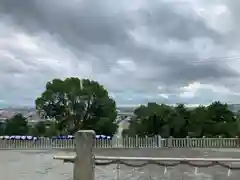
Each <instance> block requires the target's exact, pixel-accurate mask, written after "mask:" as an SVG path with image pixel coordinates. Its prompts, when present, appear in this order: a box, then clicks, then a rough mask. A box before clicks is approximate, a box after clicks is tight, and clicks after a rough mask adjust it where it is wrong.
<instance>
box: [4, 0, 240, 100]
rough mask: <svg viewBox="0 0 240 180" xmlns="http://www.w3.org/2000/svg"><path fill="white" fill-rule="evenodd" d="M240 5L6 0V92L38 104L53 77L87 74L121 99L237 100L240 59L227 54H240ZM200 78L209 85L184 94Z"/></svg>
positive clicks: (232, 3)
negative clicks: (238, 40)
mask: <svg viewBox="0 0 240 180" xmlns="http://www.w3.org/2000/svg"><path fill="white" fill-rule="evenodd" d="M220 3H221V4H222V5H221V6H220ZM234 3H235V4H234ZM217 7H219V8H218V9H217ZM224 7H225V9H224ZM237 7H240V6H239V4H238V3H236V2H235V1H234V2H233V1H217V0H216V1H211V3H209V1H194V2H193V1H185V2H180V1H175V2H174V1H164V0H162V1H151V2H150V1H144V0H143V1H133V2H129V1H121V2H115V3H113V2H112V1H110V0H106V1H101V2H100V1H99V2H98V1H93V0H88V1H86V0H85V1H71V2H70V1H69V2H66V1H63V0H52V1H47V0H31V1H30V0H27V1H21V2H19V1H17V0H5V1H2V2H0V19H1V23H0V27H1V30H0V48H1V49H2V52H1V53H0V54H1V55H0V63H1V64H3V65H2V66H1V67H0V74H1V76H2V78H0V81H1V84H4V86H2V87H1V88H0V92H2V94H1V95H0V99H2V100H4V101H5V102H7V103H8V104H15V103H19V104H21V103H27V104H28V103H29V104H31V103H32V102H33V100H34V99H35V98H36V96H37V95H38V94H39V93H40V92H41V91H42V90H43V88H44V84H45V83H46V81H48V80H50V79H52V78H55V77H60V78H62V77H66V76H79V77H89V78H93V79H96V80H99V81H100V82H101V83H103V84H104V85H105V86H106V87H107V88H108V89H109V90H110V92H111V93H112V94H114V96H115V98H116V100H117V102H118V103H119V104H134V103H144V102H147V101H153V100H156V101H158V102H166V103H176V102H186V103H208V102H210V101H212V100H218V98H220V100H224V101H228V100H231V101H232V100H234V101H237V100H238V99H239V97H238V96H239V95H238V89H239V86H238V85H236V82H239V80H238V79H239V70H238V68H236V67H237V66H239V63H238V62H237V60H232V61H231V60H229V59H228V58H225V59H224V58H221V57H226V56H238V54H240V53H239V48H240V47H239V43H238V42H237V37H239V25H238V24H239V23H237V22H238V21H239V20H238V18H237V17H238V11H237V10H236V9H237ZM226 10H228V11H226ZM217 11H218V12H217ZM221 13H222V14H221ZM229 22H232V23H231V24H229ZM219 59H220V61H218V60H219ZM3 77H4V78H3ZM194 82H199V83H200V84H203V85H202V86H203V87H207V88H208V89H207V88H205V89H204V88H203V89H202V87H198V89H195V90H194V92H195V96H193V97H191V98H190V97H186V96H184V97H183V96H181V93H183V92H182V91H184V90H182V89H184V88H182V87H184V86H186V87H187V86H188V85H189V84H191V83H194ZM23 83H24V84H26V85H24V87H23V86H22V85H23ZM208 85H209V86H208ZM210 85H211V86H210ZM212 86H216V87H218V89H221V88H223V89H225V88H229V87H232V88H231V89H229V91H224V93H223V92H222V91H219V92H215V90H213V87H212ZM160 87H161V88H160ZM211 88H212V89H211ZM128 91H131V93H128ZM188 91H190V90H189V89H188ZM213 91H214V92H213ZM6 92H9V93H6ZM26 92H27V93H26ZM139 92H141V93H139ZM216 93H217V94H218V95H216V96H213V95H212V94H216ZM3 94H4V95H3ZM23 94H25V95H23ZM125 96H126V97H125ZM203 97H204V98H203Z"/></svg>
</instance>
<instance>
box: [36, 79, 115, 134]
mask: <svg viewBox="0 0 240 180" xmlns="http://www.w3.org/2000/svg"><path fill="white" fill-rule="evenodd" d="M35 104H36V109H37V111H38V113H39V114H40V116H41V117H42V118H45V119H54V120H55V121H56V128H57V130H58V131H59V132H60V133H61V134H73V133H75V132H76V131H77V130H79V129H93V130H95V131H96V133H102V134H105V135H113V134H114V133H115V132H116V129H117V125H116V123H115V119H116V116H117V112H116V104H115V101H114V100H113V99H111V98H110V97H109V95H108V92H107V90H106V89H105V88H104V87H103V86H102V85H100V84H99V83H98V82H96V81H91V80H88V79H82V80H80V79H79V78H75V77H71V78H66V79H65V80H60V79H54V80H53V81H51V82H48V83H47V84H46V89H45V91H44V92H43V93H42V95H41V96H40V97H38V98H37V99H36V102H35Z"/></svg>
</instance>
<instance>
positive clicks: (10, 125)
mask: <svg viewBox="0 0 240 180" xmlns="http://www.w3.org/2000/svg"><path fill="white" fill-rule="evenodd" d="M28 130H29V128H28V122H27V119H26V118H25V117H24V116H23V115H22V114H16V115H15V116H13V117H12V118H10V119H7V120H6V124H5V130H4V134H6V135H26V134H28Z"/></svg>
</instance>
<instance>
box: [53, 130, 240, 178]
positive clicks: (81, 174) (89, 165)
mask: <svg viewBox="0 0 240 180" xmlns="http://www.w3.org/2000/svg"><path fill="white" fill-rule="evenodd" d="M94 141H95V132H94V131H92V130H85V131H79V132H77V133H76V136H75V150H76V156H55V157H53V158H54V159H57V160H63V161H64V162H70V163H74V171H73V179H74V180H94V178H95V166H106V165H110V164H117V165H120V164H122V165H125V166H129V167H143V166H146V165H157V166H161V167H164V173H167V171H168V169H169V167H175V166H178V165H188V166H191V167H193V168H194V173H195V174H197V173H198V168H208V167H212V166H220V167H223V168H226V169H227V176H231V171H232V170H240V166H236V165H234V164H233V163H236V162H237V163H239V162H240V159H233V158H171V157H115V156H95V155H94V154H93V149H94ZM134 161H138V162H141V163H140V164H139V163H138V164H136V163H134Z"/></svg>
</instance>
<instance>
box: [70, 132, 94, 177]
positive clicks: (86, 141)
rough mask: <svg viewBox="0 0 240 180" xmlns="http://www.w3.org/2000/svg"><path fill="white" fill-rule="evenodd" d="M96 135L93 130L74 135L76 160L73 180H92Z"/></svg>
mask: <svg viewBox="0 0 240 180" xmlns="http://www.w3.org/2000/svg"><path fill="white" fill-rule="evenodd" d="M95 138H96V134H95V132H94V131H93V130H82V131H78V132H77V133H76V134H75V151H76V154H77V156H76V158H75V161H74V170H73V180H94V176H95V172H94V168H95V167H94V165H95V162H94V161H95V160H94V154H93V149H94V143H95Z"/></svg>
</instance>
